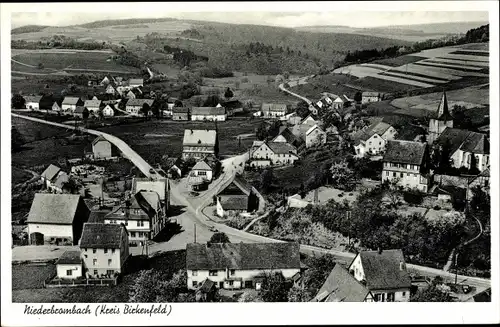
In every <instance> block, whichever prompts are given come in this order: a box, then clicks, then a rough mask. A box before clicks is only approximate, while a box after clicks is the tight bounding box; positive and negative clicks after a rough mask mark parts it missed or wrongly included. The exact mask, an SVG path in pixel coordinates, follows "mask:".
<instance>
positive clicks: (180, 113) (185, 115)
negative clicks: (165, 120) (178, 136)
mask: <svg viewBox="0 0 500 327" xmlns="http://www.w3.org/2000/svg"><path fill="white" fill-rule="evenodd" d="M172 120H189V108H188V107H174V108H172Z"/></svg>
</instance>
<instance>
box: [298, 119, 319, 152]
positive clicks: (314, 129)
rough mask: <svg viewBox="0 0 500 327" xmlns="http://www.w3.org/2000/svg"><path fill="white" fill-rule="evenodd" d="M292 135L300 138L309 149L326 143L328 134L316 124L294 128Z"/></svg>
mask: <svg viewBox="0 0 500 327" xmlns="http://www.w3.org/2000/svg"><path fill="white" fill-rule="evenodd" d="M292 133H293V134H294V135H295V137H297V138H300V139H301V140H302V143H305V145H306V147H307V148H309V147H312V146H314V145H317V144H325V143H326V132H325V131H323V129H321V127H319V126H318V125H316V124H314V125H309V124H305V125H302V124H301V125H295V126H293V128H292Z"/></svg>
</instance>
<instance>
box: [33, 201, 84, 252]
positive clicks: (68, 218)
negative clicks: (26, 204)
mask: <svg viewBox="0 0 500 327" xmlns="http://www.w3.org/2000/svg"><path fill="white" fill-rule="evenodd" d="M89 215H90V210H89V208H88V207H87V205H86V204H85V202H84V201H83V198H81V197H80V195H75V194H48V193H36V194H35V198H34V199H33V203H32V204H31V209H30V212H29V214H28V219H27V221H26V223H27V224H28V235H29V239H30V244H33V245H43V244H45V243H50V244H57V245H62V244H70V245H71V244H73V245H76V244H78V240H79V239H80V236H81V233H82V228H83V224H84V223H85V222H86V221H87V220H88V218H89Z"/></svg>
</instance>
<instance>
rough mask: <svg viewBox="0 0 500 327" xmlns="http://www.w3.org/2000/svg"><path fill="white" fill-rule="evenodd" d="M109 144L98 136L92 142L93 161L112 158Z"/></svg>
mask: <svg viewBox="0 0 500 327" xmlns="http://www.w3.org/2000/svg"><path fill="white" fill-rule="evenodd" d="M111 150H112V147H111V142H109V141H108V140H106V139H105V138H104V137H103V136H101V135H99V136H98V137H96V138H95V139H94V140H93V141H92V153H93V156H94V159H107V158H111V157H112V151H111Z"/></svg>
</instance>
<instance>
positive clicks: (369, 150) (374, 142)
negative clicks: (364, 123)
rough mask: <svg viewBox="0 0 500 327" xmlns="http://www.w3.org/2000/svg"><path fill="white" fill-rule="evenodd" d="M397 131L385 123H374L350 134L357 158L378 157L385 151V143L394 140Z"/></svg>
mask: <svg viewBox="0 0 500 327" xmlns="http://www.w3.org/2000/svg"><path fill="white" fill-rule="evenodd" d="M396 135H397V131H396V129H395V128H394V127H392V126H391V125H389V124H387V123H385V122H376V123H373V124H371V125H370V126H368V127H367V128H364V129H362V130H360V131H357V132H355V133H353V134H352V136H351V138H352V140H353V141H354V150H355V151H356V156H357V157H363V156H365V155H366V154H372V155H378V154H381V153H383V152H384V151H385V146H386V143H387V141H389V140H394V138H395V137H396Z"/></svg>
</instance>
